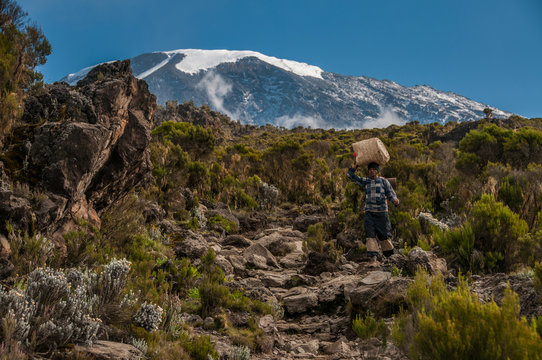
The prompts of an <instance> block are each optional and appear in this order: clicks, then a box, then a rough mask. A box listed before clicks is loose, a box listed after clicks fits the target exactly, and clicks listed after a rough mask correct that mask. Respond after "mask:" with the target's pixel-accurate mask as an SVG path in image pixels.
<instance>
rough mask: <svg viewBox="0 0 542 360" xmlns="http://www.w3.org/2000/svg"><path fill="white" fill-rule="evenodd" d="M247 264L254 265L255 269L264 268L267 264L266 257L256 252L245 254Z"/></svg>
mask: <svg viewBox="0 0 542 360" xmlns="http://www.w3.org/2000/svg"><path fill="white" fill-rule="evenodd" d="M247 264H248V265H250V266H254V267H255V268H256V269H262V270H266V269H267V268H268V266H267V259H266V258H265V257H263V256H261V255H258V254H250V255H248V256H247Z"/></svg>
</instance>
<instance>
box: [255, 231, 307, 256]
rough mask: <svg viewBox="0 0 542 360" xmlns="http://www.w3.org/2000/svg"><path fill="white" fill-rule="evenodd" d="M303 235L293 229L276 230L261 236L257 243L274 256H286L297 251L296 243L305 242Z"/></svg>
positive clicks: (257, 238)
mask: <svg viewBox="0 0 542 360" xmlns="http://www.w3.org/2000/svg"><path fill="white" fill-rule="evenodd" d="M303 237H304V236H303V234H302V233H301V232H299V231H293V230H291V229H276V231H273V232H267V234H265V235H263V234H260V235H259V236H257V237H256V240H255V242H256V243H258V244H262V245H263V246H265V247H266V248H267V249H268V250H269V251H270V252H271V253H272V254H273V255H275V256H284V255H286V254H288V253H290V252H292V251H293V250H295V249H296V244H295V242H296V241H299V240H301V241H302V240H303Z"/></svg>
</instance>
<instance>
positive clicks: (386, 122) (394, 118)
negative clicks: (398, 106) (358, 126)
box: [363, 108, 407, 129]
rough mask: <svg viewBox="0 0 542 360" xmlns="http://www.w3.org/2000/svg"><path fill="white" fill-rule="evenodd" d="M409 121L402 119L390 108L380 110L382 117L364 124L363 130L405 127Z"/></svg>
mask: <svg viewBox="0 0 542 360" xmlns="http://www.w3.org/2000/svg"><path fill="white" fill-rule="evenodd" d="M406 123H407V121H406V120H405V119H402V118H401V117H400V116H399V115H398V114H397V113H395V112H394V111H393V110H392V109H390V108H380V116H379V117H378V118H376V119H370V120H367V121H365V122H364V123H363V129H375V128H379V129H382V128H386V127H388V126H390V125H404V124H406Z"/></svg>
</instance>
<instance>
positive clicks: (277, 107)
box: [62, 49, 512, 129]
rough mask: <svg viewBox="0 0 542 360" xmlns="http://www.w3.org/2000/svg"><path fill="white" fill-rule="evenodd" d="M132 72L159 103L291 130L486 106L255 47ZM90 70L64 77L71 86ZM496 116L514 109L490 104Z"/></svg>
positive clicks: (476, 112)
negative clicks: (185, 104)
mask: <svg viewBox="0 0 542 360" xmlns="http://www.w3.org/2000/svg"><path fill="white" fill-rule="evenodd" d="M130 60H131V67H132V71H133V73H134V75H135V76H136V77H137V78H139V79H143V80H145V81H146V82H147V84H148V86H149V90H150V91H151V92H152V93H153V94H154V95H156V97H157V101H158V103H159V104H165V103H166V102H167V101H171V100H176V101H178V102H179V103H183V102H186V101H189V100H192V101H193V102H194V103H195V104H196V105H198V106H200V105H203V104H208V105H209V106H210V107H211V108H212V109H213V110H216V111H219V112H222V113H224V114H226V115H228V116H229V117H230V118H232V119H233V120H239V121H241V122H242V123H246V124H255V125H264V124H273V125H276V126H282V127H287V128H292V127H296V126H304V127H312V128H326V129H329V128H335V129H355V128H377V127H378V128H381V127H387V126H389V125H392V124H397V125H401V124H404V123H406V122H409V121H419V122H420V123H433V122H438V123H446V122H448V121H469V120H477V119H480V118H483V117H484V116H485V114H484V113H483V110H484V108H486V107H490V106H488V105H485V104H481V103H479V102H476V101H473V100H471V99H468V98H466V97H464V96H461V95H459V94H455V93H452V92H444V91H440V90H437V89H434V88H431V87H429V86H420V85H417V86H411V87H406V86H402V85H400V84H397V83H395V82H393V81H389V80H377V79H373V78H369V77H365V76H344V75H340V74H335V73H330V72H326V71H324V70H322V69H320V68H319V67H317V66H313V65H309V64H306V63H302V62H297V61H292V60H284V59H278V58H275V57H272V56H267V55H263V54H261V53H258V52H255V51H230V50H199V49H181V50H172V51H159V52H153V53H147V54H142V55H139V56H137V57H135V58H132V59H130ZM91 68H92V67H89V68H86V69H83V70H81V71H79V72H77V73H74V74H70V75H68V76H66V77H65V78H63V79H62V81H66V82H68V83H70V84H72V85H75V84H76V83H77V81H79V80H81V79H82V78H84V77H85V76H86V74H87V73H88V71H89V70H90V69H91ZM491 109H492V110H493V115H494V116H497V117H507V116H510V115H512V114H511V113H508V112H505V111H501V110H499V109H495V108H491Z"/></svg>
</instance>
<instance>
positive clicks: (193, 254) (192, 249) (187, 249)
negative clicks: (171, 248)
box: [175, 230, 209, 259]
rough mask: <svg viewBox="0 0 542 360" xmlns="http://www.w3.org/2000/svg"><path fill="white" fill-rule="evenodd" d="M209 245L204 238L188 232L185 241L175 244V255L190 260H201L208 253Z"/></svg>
mask: <svg viewBox="0 0 542 360" xmlns="http://www.w3.org/2000/svg"><path fill="white" fill-rule="evenodd" d="M208 248H209V245H208V244H207V241H206V240H205V238H204V237H203V236H201V235H200V234H197V233H194V232H192V231H191V230H187V231H186V233H185V234H184V239H182V240H181V241H180V242H177V243H175V253H176V254H177V256H178V257H187V258H189V259H199V258H200V257H201V256H202V255H203V254H205V253H206V252H207V249H208Z"/></svg>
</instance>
